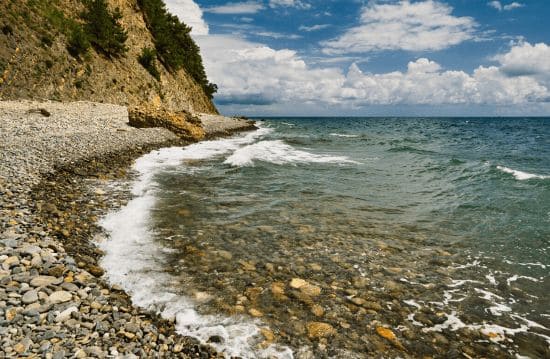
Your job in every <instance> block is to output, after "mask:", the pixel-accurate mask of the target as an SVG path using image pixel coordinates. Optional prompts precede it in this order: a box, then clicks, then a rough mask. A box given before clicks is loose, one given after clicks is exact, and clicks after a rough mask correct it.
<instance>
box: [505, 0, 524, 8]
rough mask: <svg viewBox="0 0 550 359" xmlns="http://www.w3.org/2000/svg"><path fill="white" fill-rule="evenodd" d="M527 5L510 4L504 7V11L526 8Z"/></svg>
mask: <svg viewBox="0 0 550 359" xmlns="http://www.w3.org/2000/svg"><path fill="white" fill-rule="evenodd" d="M524 6H525V5H524V4H521V3H518V2H515V1H514V2H513V3H510V4H508V5H504V7H503V9H504V10H513V9H519V8H520V7H524Z"/></svg>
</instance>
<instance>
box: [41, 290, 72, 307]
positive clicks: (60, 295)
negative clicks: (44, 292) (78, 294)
mask: <svg viewBox="0 0 550 359" xmlns="http://www.w3.org/2000/svg"><path fill="white" fill-rule="evenodd" d="M72 298H73V296H72V294H71V293H69V292H67V291H64V290H59V291H57V292H53V293H52V294H50V296H49V297H48V300H47V301H48V303H52V304H55V303H64V302H68V301H69V300H71V299H72Z"/></svg>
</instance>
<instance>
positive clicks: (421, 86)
mask: <svg viewBox="0 0 550 359" xmlns="http://www.w3.org/2000/svg"><path fill="white" fill-rule="evenodd" d="M342 93H343V94H344V96H345V98H346V99H347V100H348V101H350V102H352V103H353V102H355V103H360V104H363V105H368V104H413V105H418V104H421V105H444V104H468V105H470V104H493V105H496V104H499V105H511V104H521V103H526V102H543V101H546V100H547V99H548V98H549V96H550V92H549V90H548V88H546V87H545V86H543V85H542V84H540V83H539V82H538V81H537V80H536V79H534V78H532V77H526V76H523V77H509V76H507V75H505V74H503V73H502V72H501V71H500V69H499V68H498V67H496V66H490V67H484V66H480V67H478V68H477V69H476V70H474V72H473V73H472V74H468V73H466V72H464V71H443V70H441V68H440V66H439V65H438V64H437V63H435V62H433V61H429V60H428V59H425V58H420V59H418V60H416V61H414V62H409V64H408V68H407V71H406V72H399V71H395V72H391V73H385V74H364V73H363V72H361V71H360V70H359V68H357V66H355V65H352V66H351V68H350V70H349V72H348V74H347V81H346V86H344V88H343V89H342Z"/></svg>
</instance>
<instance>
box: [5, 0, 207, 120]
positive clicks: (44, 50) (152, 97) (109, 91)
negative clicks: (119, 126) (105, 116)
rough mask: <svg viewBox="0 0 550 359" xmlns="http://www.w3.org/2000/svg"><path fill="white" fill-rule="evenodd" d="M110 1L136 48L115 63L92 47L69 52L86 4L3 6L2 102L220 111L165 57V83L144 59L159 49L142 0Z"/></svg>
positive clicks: (71, 0) (59, 0)
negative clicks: (139, 0) (170, 68)
mask: <svg viewBox="0 0 550 359" xmlns="http://www.w3.org/2000/svg"><path fill="white" fill-rule="evenodd" d="M108 3H109V6H110V7H111V8H113V9H114V8H117V7H118V8H119V9H120V11H121V14H122V19H121V21H120V23H121V25H122V26H123V28H124V29H125V30H126V31H127V34H128V39H127V40H126V46H127V47H128V51H127V52H126V54H125V55H124V56H122V57H120V58H108V57H106V56H104V55H102V54H99V53H98V52H96V51H95V50H94V49H91V50H90V51H89V53H88V54H87V55H86V56H84V57H83V58H82V59H80V60H79V59H76V58H75V57H73V56H71V55H70V54H69V52H68V51H67V43H68V37H69V33H70V31H69V30H67V29H68V28H70V27H71V26H72V25H74V24H75V23H76V24H78V23H80V22H81V20H80V17H79V14H81V13H82V11H83V10H84V7H83V3H82V1H81V0H41V1H14V0H5V1H0V14H2V15H1V16H0V99H2V100H9V99H37V100H44V99H48V100H58V101H78V100H86V101H95V102H105V103H113V104H118V105H123V106H129V107H132V106H137V105H143V104H147V105H149V106H152V107H156V108H159V107H160V108H164V109H167V110H171V111H183V110H185V111H189V112H203V113H210V114H216V113H217V110H216V108H215V106H214V105H213V103H212V101H211V100H210V99H209V98H208V96H207V95H206V94H205V93H204V91H203V89H202V87H201V86H199V85H198V84H197V83H196V81H195V80H194V79H193V78H192V77H191V76H190V75H189V74H187V73H186V72H185V71H184V70H178V71H176V72H168V71H167V70H166V69H165V68H164V67H163V66H162V64H161V63H160V62H158V60H157V61H156V67H157V68H158V70H159V72H160V79H159V80H157V79H156V78H155V77H153V76H152V75H151V74H150V73H149V72H147V70H146V69H145V68H143V66H142V65H141V64H140V63H139V62H138V56H139V55H140V54H141V52H142V50H143V49H144V48H145V47H148V48H154V44H153V38H152V36H151V33H150V32H149V30H148V29H147V26H146V23H145V21H144V18H143V13H142V12H141V10H140V8H139V6H138V5H137V0H108Z"/></svg>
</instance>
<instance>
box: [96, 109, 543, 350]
mask: <svg viewBox="0 0 550 359" xmlns="http://www.w3.org/2000/svg"><path fill="white" fill-rule="evenodd" d="M259 127H260V129H259V130H258V131H255V132H252V133H247V134H241V135H237V136H235V137H234V138H230V139H221V140H215V141H208V142H202V143H198V144H195V145H191V146H188V147H186V148H172V149H164V150H161V151H157V152H154V153H152V154H150V155H147V156H145V157H144V158H142V159H140V160H139V161H138V162H137V163H136V170H137V171H138V172H139V173H140V177H139V180H137V181H136V184H135V186H134V190H135V193H136V195H138V196H139V197H138V198H137V199H136V200H134V201H133V202H131V203H130V204H129V208H126V211H127V212H124V209H123V210H122V211H121V212H119V213H118V214H117V213H115V214H113V218H111V219H110V220H111V222H110V223H111V227H109V225H108V224H107V225H106V228H107V229H108V230H110V231H111V233H112V237H113V238H115V239H116V237H117V231H116V229H115V228H114V227H116V225H115V224H120V221H121V218H126V220H127V219H128V217H124V216H125V215H126V216H129V215H131V216H135V215H136V213H139V214H140V215H139V216H138V218H140V219H139V220H140V223H142V224H143V228H140V229H139V230H138V231H137V232H136V233H135V237H136V238H138V243H139V245H135V252H136V253H134V254H135V256H137V257H136V262H134V265H135V263H146V264H147V265H145V266H144V267H145V268H148V269H147V271H137V272H136V273H134V274H133V277H134V278H135V281H136V282H142V283H143V282H146V281H147V278H155V279H154V280H153V281H152V282H148V283H154V285H153V284H150V285H149V287H148V291H149V292H151V291H153V292H155V291H156V292H158V293H162V295H160V294H159V297H162V298H168V297H169V299H166V300H164V299H162V300H158V301H154V303H153V304H154V305H160V306H162V307H163V309H165V308H170V307H178V306H179V307H178V308H179V309H173V310H172V313H180V317H179V323H180V325H179V328H180V330H181V331H182V332H183V333H186V334H189V335H194V336H196V337H198V338H200V339H202V340H204V341H208V340H209V339H211V338H212V336H218V337H220V338H221V342H217V341H215V343H214V345H216V346H217V347H218V348H219V349H220V350H225V351H226V352H227V353H229V354H234V355H243V356H250V357H254V356H258V357H261V356H269V355H275V354H276V355H278V356H280V357H290V356H294V357H299V358H307V357H308V355H312V356H313V357H342V358H353V357H360V358H361V357H370V356H376V355H379V356H383V357H399V356H405V357H406V356H411V357H418V356H422V355H428V356H429V355H431V356H435V357H452V356H453V355H463V353H465V355H466V356H470V357H481V356H485V357H515V356H517V355H523V356H527V357H533V358H535V357H541V358H542V357H549V356H550V347H549V343H550V330H549V329H548V328H550V295H549V293H550V255H549V250H550V119H549V118H271V119H262V120H261V121H260V123H259ZM132 206H134V207H132ZM125 213H126V214H125ZM117 215H118V217H117ZM140 216H141V217H140ZM117 218H118V222H117ZM134 232H135V231H134ZM124 243H125V246H126V249H125V252H124V253H125V255H126V256H128V253H130V255H129V256H130V257H131V253H133V252H132V251H129V250H128V246H131V245H130V244H128V241H126V242H124ZM134 244H135V243H134ZM122 247H124V246H122ZM122 247H121V248H122ZM143 248H147V250H144V249H143ZM107 252H108V253H117V252H116V250H115V249H113V248H111V250H110V251H109V248H107ZM121 253H122V252H121ZM152 253H153V254H154V256H153V255H152ZM147 254H149V256H148V255H147ZM153 257H154V258H153ZM113 258H114V259H112V260H114V261H115V262H117V261H118V263H117V264H118V265H120V259H121V258H120V257H116V256H114V257H113ZM117 258H118V259H117ZM108 260H109V255H108V256H107V261H108ZM151 263H154V265H152V264H151ZM107 266H108V265H107ZM126 274H127V273H126ZM113 278H114V280H115V281H116V278H117V277H116V275H113ZM124 278H125V279H124V280H123V279H120V280H119V282H122V283H123V282H124V281H127V276H126V277H124ZM293 279H294V280H296V279H300V280H303V281H305V282H306V283H307V285H306V287H303V286H302V287H300V286H298V285H296V283H298V282H296V281H294V282H293ZM155 286H157V287H158V288H157V289H155V290H153V289H151V288H154V287H155ZM132 288H133V290H134V291H135V292H139V289H136V288H135V287H132V286H130V287H129V288H128V289H129V290H132ZM167 288H169V289H167ZM308 288H309V289H311V290H309V291H308ZM312 288H313V289H312ZM142 289H143V288H142ZM167 293H168V294H167ZM166 295H168V297H166ZM174 298H179V299H178V300H179V301H178V300H176V299H174ZM181 298H186V300H183V299H181ZM144 301H145V302H146V305H152V304H151V303H150V302H151V300H149V301H147V300H144ZM159 303H160V304H159ZM174 303H177V304H174ZM182 303H185V304H182ZM182 308H185V309H182ZM182 313H184V314H182ZM205 318H206V319H205ZM220 318H221V319H220ZM250 318H255V319H254V320H255V321H256V322H252V319H250ZM317 322H322V323H326V324H329V325H330V326H331V327H332V328H333V329H334V331H333V332H331V333H330V335H328V336H326V337H323V338H317V337H315V336H314V335H312V333H311V328H312V327H311V323H317ZM243 323H253V325H252V326H247V325H248V324H247V325H245V324H243ZM263 326H265V327H268V328H269V330H270V331H271V332H272V333H274V341H273V343H275V344H276V345H277V346H275V345H272V346H269V344H270V343H271V342H270V341H269V342H267V343H266V341H264V342H263V343H262V338H263V337H265V338H264V339H266V338H267V337H266V335H265V333H264V334H263V337H262V334H261V333H260V332H259V331H258V330H259V329H258V330H256V331H255V329H254V328H260V327H263ZM379 327H385V328H388V329H390V330H392V332H393V333H394V334H395V335H396V339H395V340H387V339H385V338H383V337H382V336H381V335H379V334H378V332H377V330H378V329H377V328H379ZM251 328H252V329H251ZM236 333H237V334H236ZM239 333H241V336H239ZM243 333H246V335H245V334H243ZM268 336H269V335H268ZM211 341H212V340H211ZM396 343H398V344H396ZM265 348H268V349H265ZM290 352H292V354H290Z"/></svg>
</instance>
